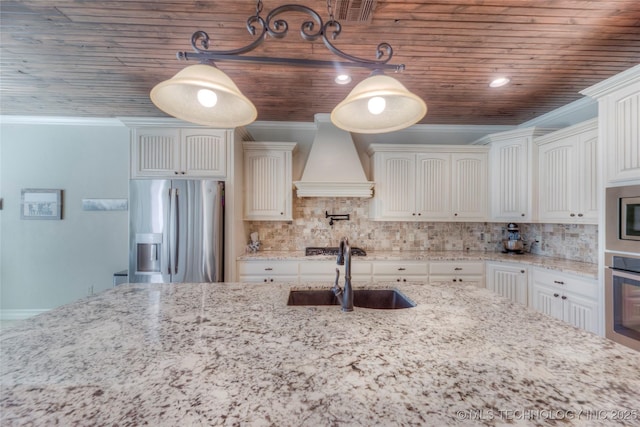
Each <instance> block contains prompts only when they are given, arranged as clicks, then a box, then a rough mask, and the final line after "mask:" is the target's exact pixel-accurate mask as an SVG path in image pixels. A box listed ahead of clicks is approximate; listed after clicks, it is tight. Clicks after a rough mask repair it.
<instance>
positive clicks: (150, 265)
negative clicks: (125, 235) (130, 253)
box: [136, 233, 162, 273]
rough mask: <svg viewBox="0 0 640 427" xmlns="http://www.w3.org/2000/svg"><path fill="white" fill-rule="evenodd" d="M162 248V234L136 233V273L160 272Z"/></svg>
mask: <svg viewBox="0 0 640 427" xmlns="http://www.w3.org/2000/svg"><path fill="white" fill-rule="evenodd" d="M161 249H162V234H160V233H147V234H136V251H137V264H136V273H159V272H160V258H161V254H162V250H161Z"/></svg>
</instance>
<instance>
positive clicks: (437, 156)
mask: <svg viewBox="0 0 640 427" xmlns="http://www.w3.org/2000/svg"><path fill="white" fill-rule="evenodd" d="M416 176H417V180H416V197H415V199H416V215H417V216H418V217H424V218H429V219H448V218H450V217H451V191H450V189H451V179H450V177H451V162H450V155H449V154H447V153H429V154H426V153H420V154H418V155H417V156H416Z"/></svg>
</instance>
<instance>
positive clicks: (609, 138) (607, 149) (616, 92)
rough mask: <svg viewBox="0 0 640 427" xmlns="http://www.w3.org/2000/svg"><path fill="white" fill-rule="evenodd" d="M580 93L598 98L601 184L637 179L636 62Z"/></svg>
mask: <svg viewBox="0 0 640 427" xmlns="http://www.w3.org/2000/svg"><path fill="white" fill-rule="evenodd" d="M580 93H582V94H584V95H587V96H590V97H592V98H594V99H597V100H598V128H599V139H600V140H599V144H602V145H603V147H602V149H601V150H600V152H601V153H602V157H603V164H604V165H605V170H604V173H603V174H602V175H603V176H604V180H605V186H606V187H609V186H611V185H610V184H612V185H623V184H635V183H636V182H637V181H638V180H640V65H636V66H635V67H632V68H630V69H628V70H626V71H623V72H622V73H619V74H616V75H615V76H613V77H610V78H608V79H606V80H604V81H602V82H600V83H596V84H595V85H593V86H591V87H589V88H587V89H584V90H583V91H581V92H580Z"/></svg>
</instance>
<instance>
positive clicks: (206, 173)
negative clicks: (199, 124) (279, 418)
mask: <svg viewBox="0 0 640 427" xmlns="http://www.w3.org/2000/svg"><path fill="white" fill-rule="evenodd" d="M181 160H182V162H181V163H182V171H183V172H184V173H185V174H186V175H189V176H203V177H224V176H226V175H227V139H226V131H224V130H217V129H184V130H183V131H182V150H181Z"/></svg>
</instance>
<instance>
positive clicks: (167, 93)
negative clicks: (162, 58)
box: [151, 64, 258, 128]
mask: <svg viewBox="0 0 640 427" xmlns="http://www.w3.org/2000/svg"><path fill="white" fill-rule="evenodd" d="M151 101H152V102H153V103H154V104H155V105H156V107H158V108H159V109H161V110H162V111H164V112H165V113H167V114H169V115H171V116H173V117H177V118H178V119H181V120H184V121H187V122H191V123H196V124H199V125H203V126H211V127H218V128H235V127H238V126H244V125H248V124H249V123H251V122H253V121H254V120H255V119H256V117H258V111H257V110H256V107H255V106H254V105H253V103H252V102H251V101H250V100H249V99H248V98H247V97H246V96H244V95H243V94H242V92H240V89H238V87H237V86H236V84H235V83H234V82H233V81H232V80H231V79H230V78H229V76H227V75H226V74H225V73H223V72H222V71H220V70H219V69H218V68H216V67H213V66H211V65H205V64H197V65H191V66H189V67H187V68H185V69H184V70H182V71H180V72H179V73H177V74H176V75H175V76H173V77H172V78H171V79H169V80H165V81H163V82H161V83H158V84H157V85H156V86H155V87H154V88H153V89H152V90H151Z"/></svg>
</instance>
